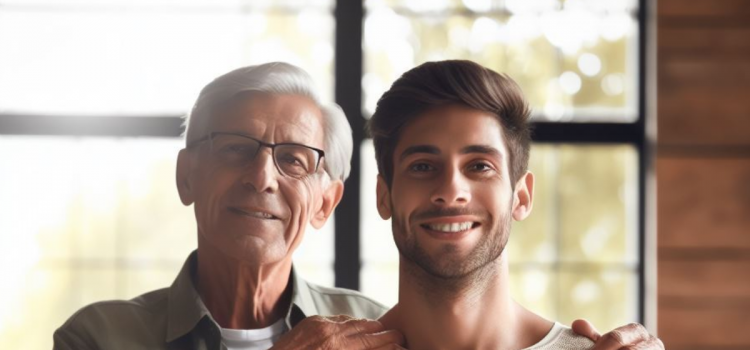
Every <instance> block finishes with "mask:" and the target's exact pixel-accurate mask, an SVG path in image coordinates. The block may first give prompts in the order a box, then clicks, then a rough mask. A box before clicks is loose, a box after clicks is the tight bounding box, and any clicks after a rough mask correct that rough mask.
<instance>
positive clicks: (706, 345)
mask: <svg viewBox="0 0 750 350" xmlns="http://www.w3.org/2000/svg"><path fill="white" fill-rule="evenodd" d="M659 302H660V303H665V302H664V301H663V300H660V301H659ZM748 325H750V304H747V305H734V306H718V307H717V306H700V307H680V308H663V309H660V311H659V335H660V337H661V338H662V340H664V344H665V346H666V348H667V349H668V350H688V349H690V350H693V349H717V350H719V349H720V350H730V349H745V350H746V349H749V348H750V330H748Z"/></svg>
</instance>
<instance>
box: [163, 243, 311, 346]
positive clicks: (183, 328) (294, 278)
mask: <svg viewBox="0 0 750 350" xmlns="http://www.w3.org/2000/svg"><path fill="white" fill-rule="evenodd" d="M197 265H198V251H197V250H195V251H193V252H192V253H191V254H190V256H188V258H187V260H186V261H185V264H184V265H183V266H182V269H181V270H180V273H179V274H178V275H177V278H176V279H175V280H174V282H173V283H172V286H171V287H169V299H168V302H167V303H168V305H167V338H166V341H167V342H172V341H174V340H175V339H177V338H180V337H182V336H184V335H185V334H188V333H190V332H191V331H192V330H193V329H194V328H195V327H196V326H197V325H198V322H200V320H201V319H202V318H203V317H206V316H208V317H209V318H211V313H210V312H209V311H208V308H206V305H205V304H203V300H201V297H200V294H198V290H197V288H196V286H195V283H194V281H195V279H194V276H195V272H196V270H197ZM290 281H291V282H292V304H291V305H289V308H288V311H287V313H286V317H285V323H286V325H287V327H289V329H292V328H293V327H294V326H296V325H297V323H299V322H300V321H302V320H303V319H304V318H305V317H307V316H311V315H317V314H318V313H319V312H318V308H317V307H316V305H315V302H314V300H313V296H312V292H311V291H310V287H309V286H308V284H307V281H305V280H304V279H303V278H302V277H301V276H300V275H299V274H298V273H297V270H296V269H295V268H294V266H292V272H291V277H290ZM211 321H212V322H214V321H213V318H211Z"/></svg>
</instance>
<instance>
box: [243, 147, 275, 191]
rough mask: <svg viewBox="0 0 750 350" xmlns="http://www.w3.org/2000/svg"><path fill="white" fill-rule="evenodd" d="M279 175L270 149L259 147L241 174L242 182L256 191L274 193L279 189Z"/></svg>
mask: <svg viewBox="0 0 750 350" xmlns="http://www.w3.org/2000/svg"><path fill="white" fill-rule="evenodd" d="M278 176H280V174H279V172H278V170H276V165H275V164H274V162H273V156H272V155H271V149H270V148H269V149H260V150H259V151H258V154H256V155H255V158H254V159H253V160H252V162H251V163H250V164H249V166H247V167H246V168H245V170H244V173H243V174H242V184H243V185H244V186H245V187H251V188H252V189H254V190H255V191H256V192H259V193H260V192H269V193H274V192H276V191H277V190H278V189H279V182H278Z"/></svg>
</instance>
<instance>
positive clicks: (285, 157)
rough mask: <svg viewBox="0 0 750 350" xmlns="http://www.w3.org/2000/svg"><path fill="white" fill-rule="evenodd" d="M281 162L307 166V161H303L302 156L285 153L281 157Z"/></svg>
mask: <svg viewBox="0 0 750 350" xmlns="http://www.w3.org/2000/svg"><path fill="white" fill-rule="evenodd" d="M279 162H280V163H284V164H285V165H290V166H300V167H302V166H305V162H303V161H302V159H301V158H298V157H295V156H293V155H291V154H284V155H283V156H281V157H279Z"/></svg>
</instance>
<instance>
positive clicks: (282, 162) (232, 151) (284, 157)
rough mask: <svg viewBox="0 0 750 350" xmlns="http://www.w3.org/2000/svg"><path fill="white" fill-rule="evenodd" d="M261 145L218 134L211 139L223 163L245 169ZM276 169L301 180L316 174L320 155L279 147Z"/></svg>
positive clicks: (313, 152) (294, 148)
mask: <svg viewBox="0 0 750 350" xmlns="http://www.w3.org/2000/svg"><path fill="white" fill-rule="evenodd" d="M260 146H261V145H260V143H258V141H255V140H253V139H250V138H247V137H242V136H239V135H226V134H217V135H214V136H213V137H212V138H211V152H212V154H213V155H214V156H215V157H216V158H217V159H218V160H220V161H221V162H222V163H224V164H226V165H228V166H232V167H244V166H246V165H247V164H249V163H250V162H252V160H253V159H254V158H255V156H256V155H257V154H258V152H259V148H260ZM273 156H274V163H275V164H276V168H277V169H278V170H279V171H280V172H281V173H282V174H283V175H286V176H291V177H295V178H300V177H303V176H306V175H310V174H312V173H314V172H315V170H316V169H315V167H316V166H317V164H318V153H317V152H315V151H314V150H312V149H310V148H307V147H303V146H298V145H277V146H274V150H273Z"/></svg>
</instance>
